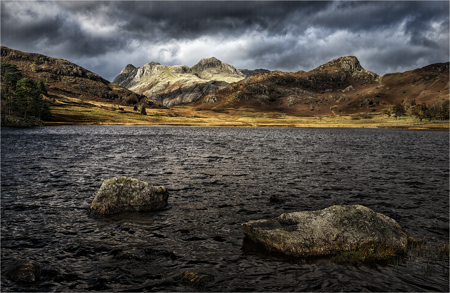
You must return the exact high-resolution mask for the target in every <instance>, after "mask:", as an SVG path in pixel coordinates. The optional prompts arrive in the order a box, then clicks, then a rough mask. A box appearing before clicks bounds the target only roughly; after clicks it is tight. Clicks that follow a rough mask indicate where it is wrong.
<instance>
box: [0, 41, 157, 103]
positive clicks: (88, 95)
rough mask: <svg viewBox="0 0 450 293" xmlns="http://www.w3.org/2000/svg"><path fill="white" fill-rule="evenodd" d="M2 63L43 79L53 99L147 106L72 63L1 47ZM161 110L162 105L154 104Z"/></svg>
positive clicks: (26, 74)
mask: <svg viewBox="0 0 450 293" xmlns="http://www.w3.org/2000/svg"><path fill="white" fill-rule="evenodd" d="M1 61H2V62H8V63H11V64H15V65H16V66H17V67H18V69H19V70H21V71H22V75H23V76H24V77H28V78H30V79H33V80H35V81H37V80H39V79H40V78H43V79H44V80H45V82H46V84H47V91H48V94H49V96H51V97H55V98H57V97H61V96H65V97H70V98H80V97H81V96H82V97H83V98H84V99H86V100H91V101H108V102H112V103H115V104H120V105H134V104H138V103H144V102H145V103H147V97H145V96H143V95H140V94H136V93H134V92H132V91H130V90H128V89H126V88H123V87H121V86H118V85H116V84H114V83H111V82H109V81H107V80H105V79H103V78H102V77H100V76H99V75H97V74H95V73H93V72H90V71H89V70H86V69H84V68H83V67H81V66H78V65H76V64H74V63H71V62H69V61H66V60H63V59H59V58H53V57H49V56H45V55H42V54H36V53H26V52H22V51H18V50H13V49H10V48H7V47H4V46H2V47H1ZM150 105H153V106H154V107H159V106H160V105H159V104H158V103H152V102H151V103H150Z"/></svg>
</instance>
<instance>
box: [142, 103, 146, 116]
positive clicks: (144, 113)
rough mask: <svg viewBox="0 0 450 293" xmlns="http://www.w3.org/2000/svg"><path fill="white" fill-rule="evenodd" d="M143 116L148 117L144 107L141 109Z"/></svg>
mask: <svg viewBox="0 0 450 293" xmlns="http://www.w3.org/2000/svg"><path fill="white" fill-rule="evenodd" d="M141 115H147V111H146V110H145V106H144V105H142V107H141Z"/></svg>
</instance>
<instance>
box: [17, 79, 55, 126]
mask: <svg viewBox="0 0 450 293" xmlns="http://www.w3.org/2000/svg"><path fill="white" fill-rule="evenodd" d="M41 90H42V84H41V85H39V82H38V83H36V82H35V81H33V80H32V79H29V78H22V79H21V80H19V81H18V82H17V85H16V92H15V95H14V100H15V103H14V105H15V112H16V113H17V114H18V115H19V116H22V117H24V118H26V117H27V116H34V117H36V118H40V119H41V118H49V116H50V110H49V107H48V104H47V103H46V101H44V99H43V97H42V92H41Z"/></svg>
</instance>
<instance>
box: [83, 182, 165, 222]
mask: <svg viewBox="0 0 450 293" xmlns="http://www.w3.org/2000/svg"><path fill="white" fill-rule="evenodd" d="M168 197H169V193H168V192H167V190H166V188H165V187H163V186H153V185H151V184H148V183H147V182H143V181H139V180H137V179H133V178H130V177H114V178H111V179H108V180H105V181H104V182H103V184H102V186H101V187H100V190H99V191H98V192H97V194H96V195H95V198H94V200H93V201H92V203H91V206H90V207H89V213H93V214H100V215H106V214H116V213H120V212H144V211H151V210H159V209H163V208H165V207H166V206H167V199H168Z"/></svg>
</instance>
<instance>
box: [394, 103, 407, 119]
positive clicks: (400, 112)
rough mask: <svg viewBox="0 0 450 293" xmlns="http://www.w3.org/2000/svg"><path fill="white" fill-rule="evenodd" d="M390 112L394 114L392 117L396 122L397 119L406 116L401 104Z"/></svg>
mask: <svg viewBox="0 0 450 293" xmlns="http://www.w3.org/2000/svg"><path fill="white" fill-rule="evenodd" d="M392 112H393V113H394V116H395V117H396V118H397V120H398V118H399V117H401V116H403V115H405V114H406V110H405V107H404V106H403V105H402V104H397V105H395V106H394V108H393V109H392Z"/></svg>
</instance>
